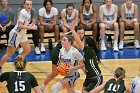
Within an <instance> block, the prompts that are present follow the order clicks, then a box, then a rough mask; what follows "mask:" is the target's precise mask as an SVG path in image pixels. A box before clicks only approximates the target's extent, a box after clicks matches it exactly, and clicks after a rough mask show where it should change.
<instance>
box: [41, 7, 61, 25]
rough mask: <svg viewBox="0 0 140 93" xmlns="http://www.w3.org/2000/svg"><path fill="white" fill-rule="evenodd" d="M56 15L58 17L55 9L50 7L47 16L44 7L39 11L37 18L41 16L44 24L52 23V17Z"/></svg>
mask: <svg viewBox="0 0 140 93" xmlns="http://www.w3.org/2000/svg"><path fill="white" fill-rule="evenodd" d="M56 15H58V10H57V8H55V7H51V11H50V13H49V14H47V12H46V9H45V7H43V8H40V9H39V16H42V17H43V18H44V22H46V23H52V22H53V21H54V20H53V17H54V16H56Z"/></svg>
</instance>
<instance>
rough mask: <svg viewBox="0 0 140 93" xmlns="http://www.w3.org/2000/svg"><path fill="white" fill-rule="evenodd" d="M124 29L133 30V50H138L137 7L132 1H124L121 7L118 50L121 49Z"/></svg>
mask: <svg viewBox="0 0 140 93" xmlns="http://www.w3.org/2000/svg"><path fill="white" fill-rule="evenodd" d="M125 28H126V29H127V28H128V29H129V28H130V29H133V28H134V35H135V41H134V46H135V48H140V45H139V41H138V40H139V22H138V6H137V5H136V4H134V3H133V0H126V2H125V3H124V4H122V5H121V22H120V44H119V49H123V46H124V43H123V37H124V31H125Z"/></svg>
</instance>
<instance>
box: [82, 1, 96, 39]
mask: <svg viewBox="0 0 140 93" xmlns="http://www.w3.org/2000/svg"><path fill="white" fill-rule="evenodd" d="M79 16H80V26H81V27H83V28H85V29H86V28H87V29H88V28H90V29H92V36H93V38H94V39H95V40H96V38H97V24H96V6H95V5H92V0H83V3H82V5H81V6H80V10H79Z"/></svg>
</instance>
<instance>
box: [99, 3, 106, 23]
mask: <svg viewBox="0 0 140 93" xmlns="http://www.w3.org/2000/svg"><path fill="white" fill-rule="evenodd" d="M99 20H100V22H101V23H105V22H104V16H103V6H102V5H101V6H100V7H99Z"/></svg>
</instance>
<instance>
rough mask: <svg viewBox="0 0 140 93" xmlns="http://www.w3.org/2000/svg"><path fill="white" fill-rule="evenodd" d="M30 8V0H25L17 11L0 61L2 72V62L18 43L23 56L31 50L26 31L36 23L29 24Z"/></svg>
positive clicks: (14, 49)
mask: <svg viewBox="0 0 140 93" xmlns="http://www.w3.org/2000/svg"><path fill="white" fill-rule="evenodd" d="M31 9H32V0H25V1H24V8H23V9H22V10H21V11H20V13H19V16H18V20H17V24H16V25H15V27H14V28H13V29H12V30H11V31H10V34H9V41H8V48H7V52H6V54H5V55H4V56H3V57H2V59H1V61H0V72H2V66H3V64H4V63H5V62H6V61H7V60H8V59H9V58H10V57H11V56H12V55H13V54H14V53H15V51H16V48H17V47H18V46H19V44H20V46H21V47H22V48H23V50H24V51H23V52H22V53H21V55H22V56H23V57H25V56H26V55H27V54H28V53H29V52H30V50H31V49H30V43H29V41H28V38H27V35H26V31H27V30H31V29H32V30H36V29H37V26H36V25H30V24H29V22H30V20H31V12H30V11H31Z"/></svg>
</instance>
